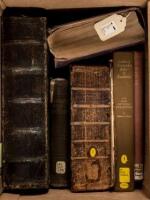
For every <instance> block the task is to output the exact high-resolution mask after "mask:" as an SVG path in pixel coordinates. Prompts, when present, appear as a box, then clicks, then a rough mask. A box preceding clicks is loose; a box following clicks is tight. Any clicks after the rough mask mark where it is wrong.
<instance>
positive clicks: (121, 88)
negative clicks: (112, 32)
mask: <svg viewBox="0 0 150 200" xmlns="http://www.w3.org/2000/svg"><path fill="white" fill-rule="evenodd" d="M113 62H114V64H113V66H114V72H113V73H114V75H113V77H114V89H113V90H114V131H115V150H116V180H115V187H114V189H115V190H116V191H132V190H133V189H134V129H133V126H134V120H133V114H134V113H133V93H134V91H133V68H134V65H133V63H134V59H133V52H115V53H114V56H113Z"/></svg>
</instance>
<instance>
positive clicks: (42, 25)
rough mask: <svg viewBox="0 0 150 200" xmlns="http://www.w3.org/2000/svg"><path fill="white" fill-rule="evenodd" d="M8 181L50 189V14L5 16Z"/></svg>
mask: <svg viewBox="0 0 150 200" xmlns="http://www.w3.org/2000/svg"><path fill="white" fill-rule="evenodd" d="M2 47H3V57H2V114H3V117H2V131H3V132H2V133H3V139H4V140H3V142H4V145H3V146H4V148H3V185H4V188H5V189H48V186H49V182H48V181H49V170H48V168H49V162H48V152H49V150H48V132H47V129H48V115H47V105H48V92H47V90H48V79H47V45H46V18H40V17H35V18H30V17H4V22H3V45H2Z"/></svg>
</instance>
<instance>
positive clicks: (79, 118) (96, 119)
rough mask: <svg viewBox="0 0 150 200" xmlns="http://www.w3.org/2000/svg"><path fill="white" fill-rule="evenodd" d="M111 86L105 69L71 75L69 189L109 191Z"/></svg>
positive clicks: (77, 70) (77, 69)
mask: <svg viewBox="0 0 150 200" xmlns="http://www.w3.org/2000/svg"><path fill="white" fill-rule="evenodd" d="M110 90H111V86H110V70H109V68H108V67H106V66H105V67H103V66H99V67H96V66H95V67H94V66H91V67H90V66H73V67H72V72H71V170H72V178H71V184H72V185H71V189H72V191H73V192H79V191H94V190H106V189H108V188H110V187H111V92H110Z"/></svg>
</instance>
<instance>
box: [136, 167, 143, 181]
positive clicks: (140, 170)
mask: <svg viewBox="0 0 150 200" xmlns="http://www.w3.org/2000/svg"><path fill="white" fill-rule="evenodd" d="M134 179H135V180H136V181H138V180H139V181H140V180H143V164H135V166H134Z"/></svg>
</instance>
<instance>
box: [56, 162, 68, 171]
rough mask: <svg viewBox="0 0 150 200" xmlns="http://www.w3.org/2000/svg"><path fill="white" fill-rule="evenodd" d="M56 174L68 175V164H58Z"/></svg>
mask: <svg viewBox="0 0 150 200" xmlns="http://www.w3.org/2000/svg"><path fill="white" fill-rule="evenodd" d="M56 173H57V174H65V173H66V162H64V161H57V162H56Z"/></svg>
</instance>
